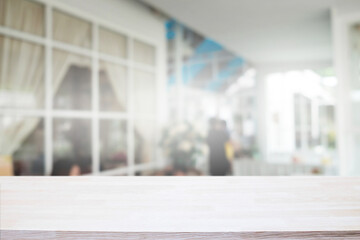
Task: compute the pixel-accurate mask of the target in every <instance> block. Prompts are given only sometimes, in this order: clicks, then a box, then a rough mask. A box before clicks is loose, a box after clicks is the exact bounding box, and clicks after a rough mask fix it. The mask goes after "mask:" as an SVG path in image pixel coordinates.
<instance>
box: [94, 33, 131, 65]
mask: <svg viewBox="0 0 360 240" xmlns="http://www.w3.org/2000/svg"><path fill="white" fill-rule="evenodd" d="M99 34H100V35H99V43H100V46H99V51H100V52H101V53H105V54H109V55H113V56H115V57H120V58H126V56H127V54H126V52H127V51H126V49H127V42H126V40H127V39H126V37H125V36H124V35H122V34H119V33H116V32H113V31H109V30H107V29H105V28H100V30H99Z"/></svg>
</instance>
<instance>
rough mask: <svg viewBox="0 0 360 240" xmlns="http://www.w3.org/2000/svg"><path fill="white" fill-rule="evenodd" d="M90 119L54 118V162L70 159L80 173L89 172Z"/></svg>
mask: <svg viewBox="0 0 360 240" xmlns="http://www.w3.org/2000/svg"><path fill="white" fill-rule="evenodd" d="M90 127H91V121H90V120H89V119H54V122H53V131H54V132H53V133H54V136H53V137H54V139H53V141H54V142H53V154H54V158H53V160H54V163H55V164H56V162H57V161H64V160H66V161H71V162H72V163H74V164H77V165H78V166H79V167H80V169H81V174H87V173H91V147H92V145H91V128H90Z"/></svg>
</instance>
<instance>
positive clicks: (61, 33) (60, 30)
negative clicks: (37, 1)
mask: <svg viewBox="0 0 360 240" xmlns="http://www.w3.org/2000/svg"><path fill="white" fill-rule="evenodd" d="M53 38H54V40H58V41H60V42H64V43H68V44H73V45H76V46H79V47H84V48H91V23H90V22H86V21H84V20H82V19H80V18H77V17H74V16H71V15H69V14H67V13H64V12H61V11H58V10H54V12H53Z"/></svg>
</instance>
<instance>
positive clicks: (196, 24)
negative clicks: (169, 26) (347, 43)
mask: <svg viewBox="0 0 360 240" xmlns="http://www.w3.org/2000/svg"><path fill="white" fill-rule="evenodd" d="M143 1H144V2H146V3H148V4H149V5H152V6H153V7H156V8H157V9H159V10H161V11H163V12H164V13H166V14H168V15H169V16H172V17H173V18H175V19H177V20H178V21H180V22H182V23H184V24H185V25H187V26H188V27H190V28H192V29H194V30H195V31H197V32H199V33H201V34H203V35H205V36H208V37H210V38H212V39H214V40H216V41H218V42H219V43H221V44H223V45H224V46H225V47H226V48H228V49H230V50H232V51H234V52H236V53H237V54H239V55H240V56H243V57H244V58H246V59H247V60H249V61H250V62H253V63H255V64H267V63H269V64H270V63H271V64H274V63H284V62H286V63H294V62H319V61H326V62H330V61H331V56H332V48H331V19H330V8H331V6H332V4H333V3H334V2H335V1H336V0H143ZM341 1H342V2H344V1H347V0H341ZM357 1H358V2H360V0H357Z"/></svg>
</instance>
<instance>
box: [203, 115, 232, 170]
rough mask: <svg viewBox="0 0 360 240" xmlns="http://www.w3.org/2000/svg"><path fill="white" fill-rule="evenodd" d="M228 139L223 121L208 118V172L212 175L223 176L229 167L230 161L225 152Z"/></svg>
mask: <svg viewBox="0 0 360 240" xmlns="http://www.w3.org/2000/svg"><path fill="white" fill-rule="evenodd" d="M228 140H229V134H228V132H227V130H226V129H225V130H224V122H220V121H218V120H217V119H215V118H212V119H210V129H209V133H208V138H207V143H208V145H209V150H210V151H209V152H210V153H209V155H210V156H209V160H210V161H209V162H210V174H211V175H212V176H225V175H226V174H227V173H228V172H229V169H230V163H229V161H228V159H227V157H226V153H225V143H226V142H227V141H228Z"/></svg>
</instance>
